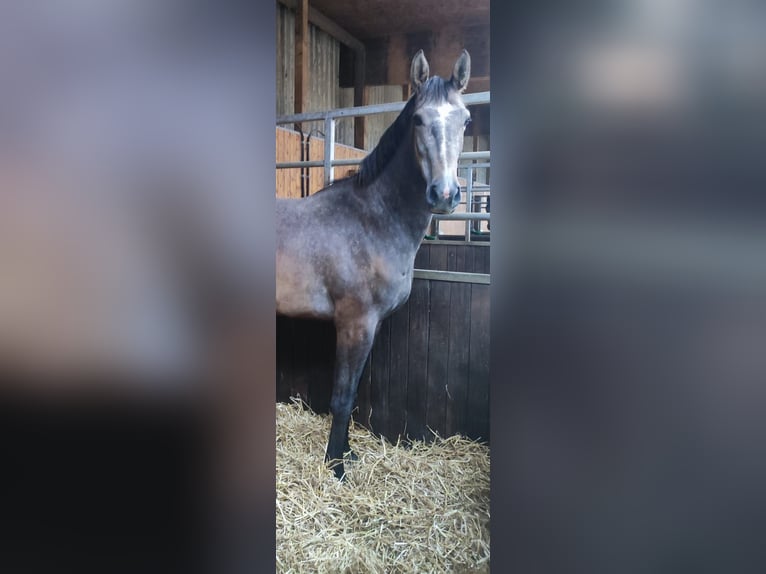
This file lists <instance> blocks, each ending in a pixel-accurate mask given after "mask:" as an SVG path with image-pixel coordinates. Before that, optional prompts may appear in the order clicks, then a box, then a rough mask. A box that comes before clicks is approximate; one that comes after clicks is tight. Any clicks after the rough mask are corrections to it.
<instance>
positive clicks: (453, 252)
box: [447, 245, 457, 271]
mask: <svg viewBox="0 0 766 574" xmlns="http://www.w3.org/2000/svg"><path fill="white" fill-rule="evenodd" d="M447 271H457V246H456V245H449V246H447Z"/></svg>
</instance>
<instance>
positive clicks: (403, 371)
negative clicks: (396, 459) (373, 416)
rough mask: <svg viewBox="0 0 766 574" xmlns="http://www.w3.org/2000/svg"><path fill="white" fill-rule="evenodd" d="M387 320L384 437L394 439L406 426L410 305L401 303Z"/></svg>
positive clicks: (401, 433)
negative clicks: (388, 354) (388, 352)
mask: <svg viewBox="0 0 766 574" xmlns="http://www.w3.org/2000/svg"><path fill="white" fill-rule="evenodd" d="M386 321H387V322H389V323H390V324H391V361H390V363H389V375H388V415H387V417H386V418H387V421H388V430H387V434H386V437H387V438H388V439H389V440H391V441H396V439H397V437H398V436H400V435H401V436H403V435H404V433H405V431H406V426H407V387H408V386H409V379H408V376H409V373H408V370H407V354H408V349H409V333H410V305H409V302H407V303H406V304H404V305H402V307H400V308H399V309H398V310H397V311H396V312H395V313H394V314H393V315H391V316H390V317H389V318H388V319H386Z"/></svg>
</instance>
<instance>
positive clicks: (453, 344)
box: [277, 244, 490, 442]
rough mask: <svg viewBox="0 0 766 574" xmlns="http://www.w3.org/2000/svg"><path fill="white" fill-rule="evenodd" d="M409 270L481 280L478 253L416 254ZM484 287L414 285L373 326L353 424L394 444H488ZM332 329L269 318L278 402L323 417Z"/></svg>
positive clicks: (431, 250)
mask: <svg viewBox="0 0 766 574" xmlns="http://www.w3.org/2000/svg"><path fill="white" fill-rule="evenodd" d="M415 266H416V267H417V268H421V269H441V270H452V271H469V272H476V273H489V271H490V268H489V247H488V246H487V245H465V244H458V245H445V244H424V245H422V246H421V249H420V250H419V252H418V255H417V258H416V263H415ZM489 314H490V309H489V285H481V284H470V283H458V282H445V281H429V280H425V279H415V281H414V282H413V286H412V293H411V295H410V299H409V301H408V302H407V303H406V304H405V305H404V306H403V307H402V308H400V309H399V310H398V311H397V312H396V313H394V314H393V315H392V316H391V317H389V318H388V319H386V320H385V321H384V322H383V325H382V326H381V329H380V332H379V333H378V336H377V338H376V340H375V344H374V346H373V350H372V353H371V355H370V358H369V360H368V361H367V364H366V366H365V369H364V373H363V375H362V380H361V382H360V385H359V394H358V400H357V407H358V408H357V410H355V412H354V418H355V420H357V421H358V422H359V423H361V424H363V425H364V426H366V427H368V428H370V429H371V430H373V432H376V433H378V434H380V435H383V436H385V437H387V438H388V439H389V440H392V441H395V440H396V439H397V438H398V437H399V436H402V437H405V436H409V437H410V438H418V439H429V438H432V435H431V433H430V431H429V430H428V428H431V429H433V430H434V431H436V432H438V433H439V434H440V435H441V436H451V435H453V434H463V435H465V436H469V437H472V438H477V439H479V438H480V439H483V440H486V441H487V442H489V428H490V427H489V316H490V315H489ZM334 351H335V332H334V328H333V325H332V323H329V322H320V321H306V320H296V319H287V318H284V317H278V318H277V400H280V401H286V400H288V398H289V397H290V396H295V395H300V396H301V397H303V399H304V400H305V401H306V402H307V403H309V404H310V405H311V407H312V408H313V409H314V410H316V411H317V412H329V404H330V393H331V388H332V374H333V364H334Z"/></svg>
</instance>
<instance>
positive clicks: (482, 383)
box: [465, 285, 489, 442]
mask: <svg viewBox="0 0 766 574" xmlns="http://www.w3.org/2000/svg"><path fill="white" fill-rule="evenodd" d="M470 307H471V334H470V344H469V354H470V357H469V361H470V363H469V365H470V366H469V374H468V396H467V400H466V405H467V409H468V414H467V417H466V422H465V429H466V433H467V434H468V436H470V437H471V438H475V439H478V438H481V439H483V440H486V441H487V442H488V441H489V328H488V326H489V286H488V285H471V305H470Z"/></svg>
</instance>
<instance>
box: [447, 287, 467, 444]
mask: <svg viewBox="0 0 766 574" xmlns="http://www.w3.org/2000/svg"><path fill="white" fill-rule="evenodd" d="M470 337H471V285H470V284H468V283H455V284H453V285H451V288H450V308H449V349H448V353H449V355H448V359H447V382H446V384H447V391H446V394H447V405H446V413H445V434H446V435H447V436H451V435H453V434H457V433H465V420H466V412H467V396H468V374H469V364H470V355H469V346H470Z"/></svg>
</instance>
